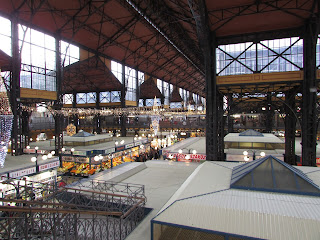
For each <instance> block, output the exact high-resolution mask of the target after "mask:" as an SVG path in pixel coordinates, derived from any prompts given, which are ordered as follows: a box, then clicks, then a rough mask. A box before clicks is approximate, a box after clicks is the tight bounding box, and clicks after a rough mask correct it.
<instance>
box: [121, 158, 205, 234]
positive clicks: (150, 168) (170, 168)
mask: <svg viewBox="0 0 320 240" xmlns="http://www.w3.org/2000/svg"><path fill="white" fill-rule="evenodd" d="M146 166H147V168H145V169H143V170H141V171H140V172H138V173H136V174H135V175H133V176H131V177H129V178H127V179H125V180H123V181H122V182H123V183H135V184H143V185H145V194H146V197H147V203H146V207H149V208H153V210H152V211H151V212H150V213H149V215H147V217H146V218H145V219H144V220H143V221H142V222H141V223H140V224H139V225H138V226H137V228H136V229H135V230H134V231H133V232H132V233H131V234H130V235H129V236H128V237H127V238H126V240H147V239H148V240H149V239H150V238H151V228H150V227H151V226H150V220H151V219H152V218H153V217H154V216H155V215H156V214H157V213H158V211H159V210H160V209H161V208H162V206H163V205H164V204H165V203H166V202H167V201H168V200H169V199H170V197H171V196H172V195H173V194H174V193H175V192H176V191H177V190H178V189H179V187H180V186H181V185H182V184H183V182H184V181H185V180H186V179H187V178H188V177H189V175H190V174H191V173H192V172H193V171H194V170H195V169H196V168H197V167H198V166H199V164H198V163H183V162H172V161H161V160H152V161H147V162H146Z"/></svg>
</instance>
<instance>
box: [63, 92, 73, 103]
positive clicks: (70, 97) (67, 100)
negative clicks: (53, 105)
mask: <svg viewBox="0 0 320 240" xmlns="http://www.w3.org/2000/svg"><path fill="white" fill-rule="evenodd" d="M63 103H64V104H72V103H73V94H64V95H63Z"/></svg>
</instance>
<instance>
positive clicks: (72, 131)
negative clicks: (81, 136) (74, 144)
mask: <svg viewBox="0 0 320 240" xmlns="http://www.w3.org/2000/svg"><path fill="white" fill-rule="evenodd" d="M76 130H77V128H76V126H75V125H74V124H72V123H70V124H69V125H68V126H67V134H68V136H73V135H75V134H76V133H77V132H76Z"/></svg>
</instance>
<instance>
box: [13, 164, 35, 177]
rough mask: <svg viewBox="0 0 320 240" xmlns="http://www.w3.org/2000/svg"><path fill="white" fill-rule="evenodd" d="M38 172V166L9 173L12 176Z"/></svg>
mask: <svg viewBox="0 0 320 240" xmlns="http://www.w3.org/2000/svg"><path fill="white" fill-rule="evenodd" d="M35 172H36V167H30V168H25V169H22V170H19V171H15V172H11V173H9V177H10V178H17V177H22V176H25V175H29V174H32V173H35Z"/></svg>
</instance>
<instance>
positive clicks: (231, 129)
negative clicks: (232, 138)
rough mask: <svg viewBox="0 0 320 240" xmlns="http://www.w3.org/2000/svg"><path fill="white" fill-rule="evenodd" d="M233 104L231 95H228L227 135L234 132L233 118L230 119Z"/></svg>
mask: <svg viewBox="0 0 320 240" xmlns="http://www.w3.org/2000/svg"><path fill="white" fill-rule="evenodd" d="M232 104H233V97H232V93H229V94H228V120H227V121H228V133H231V132H234V129H233V118H232V116H231V115H232V114H231V113H232V111H231V107H232Z"/></svg>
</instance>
